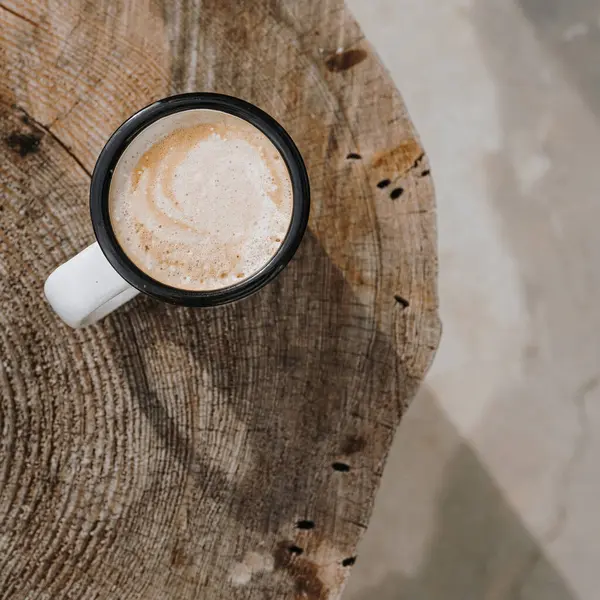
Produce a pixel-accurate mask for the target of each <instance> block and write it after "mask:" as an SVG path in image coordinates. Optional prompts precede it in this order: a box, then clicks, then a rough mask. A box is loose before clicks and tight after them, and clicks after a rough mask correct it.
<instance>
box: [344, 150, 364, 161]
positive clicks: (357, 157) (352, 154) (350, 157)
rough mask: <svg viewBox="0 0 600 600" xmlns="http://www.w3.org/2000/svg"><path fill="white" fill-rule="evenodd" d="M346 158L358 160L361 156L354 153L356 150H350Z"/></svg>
mask: <svg viewBox="0 0 600 600" xmlns="http://www.w3.org/2000/svg"><path fill="white" fill-rule="evenodd" d="M346 158H347V159H348V160H360V159H361V158H362V156H361V155H360V154H356V152H350V153H349V154H348V155H347V156H346Z"/></svg>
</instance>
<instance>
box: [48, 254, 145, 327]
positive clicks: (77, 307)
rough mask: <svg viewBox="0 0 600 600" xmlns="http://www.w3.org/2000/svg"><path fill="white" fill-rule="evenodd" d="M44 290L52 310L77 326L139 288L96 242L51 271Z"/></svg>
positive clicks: (109, 309)
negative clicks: (124, 276) (113, 264)
mask: <svg viewBox="0 0 600 600" xmlns="http://www.w3.org/2000/svg"><path fill="white" fill-rule="evenodd" d="M44 294H45V295H46V298H47V300H48V302H49V303H50V306H52V308H53V309H54V312H56V314H57V315H58V316H59V317H60V318H61V319H62V320H63V321H64V322H65V323H66V324H67V325H70V326H71V327H74V328H76V329H77V328H79V327H85V326H86V325H92V324H93V323H95V322H96V321H99V320H100V319H102V318H104V317H105V316H106V315H108V313H111V312H112V311H113V310H115V309H117V308H119V306H121V305H122V304H125V302H127V301H129V300H131V299H132V298H134V297H135V296H137V295H138V294H139V291H138V290H137V289H135V288H134V287H133V286H131V285H129V283H127V282H126V281H125V280H124V279H123V278H122V277H121V276H120V275H119V274H118V273H117V272H116V271H115V270H114V268H113V267H112V266H111V264H110V263H109V262H108V260H107V259H106V257H105V256H104V254H103V253H102V250H100V246H99V245H98V242H95V243H94V244H92V245H91V246H88V247H87V248H86V249H85V250H83V251H82V252H80V253H79V254H77V255H76V256H74V257H73V258H71V259H70V260H68V261H67V262H66V263H64V264H62V265H60V267H58V268H57V269H56V270H54V271H53V272H52V273H51V274H50V276H49V277H48V279H46V283H45V285H44Z"/></svg>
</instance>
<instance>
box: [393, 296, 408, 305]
mask: <svg viewBox="0 0 600 600" xmlns="http://www.w3.org/2000/svg"><path fill="white" fill-rule="evenodd" d="M394 300H395V301H396V302H397V303H398V304H399V305H400V306H401V307H402V308H408V307H409V306H410V304H409V302H408V300H407V299H406V298H403V297H402V296H399V295H398V294H396V295H395V296H394Z"/></svg>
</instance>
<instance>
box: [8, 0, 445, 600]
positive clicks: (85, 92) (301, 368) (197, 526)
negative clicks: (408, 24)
mask: <svg viewBox="0 0 600 600" xmlns="http://www.w3.org/2000/svg"><path fill="white" fill-rule="evenodd" d="M0 23H1V40H2V42H1V46H0V57H1V63H0V64H1V65H2V77H1V78H0V134H1V141H0V193H1V201H0V353H1V359H2V360H1V361H0V393H1V398H2V401H1V405H0V429H1V431H2V437H1V440H0V598H2V599H6V600H8V599H10V600H19V599H23V600H25V599H28V600H29V599H33V598H40V599H42V598H44V599H52V600H56V599H63V598H65V599H66V598H85V599H111V600H112V599H116V598H124V599H125V598H126V599H131V600H133V599H144V600H148V599H157V600H158V599H160V600H163V599H165V598H174V599H177V600H182V599H186V598H190V599H191V598H206V599H209V600H219V599H227V600H231V599H242V598H243V599H261V600H262V599H268V598H273V599H277V600H280V599H284V598H286V599H287V598H290V599H292V598H293V599H298V600H300V599H307V598H309V599H318V600H332V599H335V598H339V596H340V594H341V590H342V588H343V585H344V582H345V580H346V579H347V577H348V575H349V572H350V569H351V565H352V564H353V562H354V559H355V555H356V547H357V543H358V541H359V539H360V537H361V534H362V533H363V531H364V529H365V527H366V526H367V523H368V520H369V515H370V513H371V508H372V504H373V499H374V495H375V492H376V489H377V486H378V483H379V480H380V478H381V473H382V469H383V465H384V462H385V458H386V454H387V452H388V449H389V447H390V444H391V441H392V437H393V434H394V431H395V429H396V427H397V425H398V423H399V422H400V419H401V417H402V414H403V412H404V411H405V409H406V408H407V406H408V403H409V401H410V399H411V398H412V397H413V395H414V393H415V391H416V389H417V387H418V385H419V383H420V381H421V380H422V378H423V376H424V373H425V372H426V370H427V368H428V366H429V364H430V362H431V360H432V356H433V354H434V352H435V349H436V347H437V344H438V339H439V332H440V327H439V321H438V317H437V297H436V269H437V262H436V239H435V213H434V208H435V207H434V194H433V187H432V182H431V178H430V174H429V167H428V162H427V158H426V156H425V155H424V152H423V149H422V148H421V145H420V142H419V140H418V138H417V136H416V133H415V131H414V129H413V127H412V125H411V123H410V121H409V118H408V116H407V113H406V110H405V108H404V106H403V104H402V101H401V99H400V96H399V95H398V93H397V91H396V89H395V87H394V85H393V83H392V82H391V80H390V78H389V76H388V75H387V73H386V72H385V70H384V68H383V67H382V66H381V64H380V62H379V60H378V59H377V57H376V56H375V54H374V53H373V50H372V48H371V47H370V46H369V44H368V43H367V42H366V41H365V40H364V37H363V35H362V34H361V31H360V29H359V28H358V26H357V24H356V23H355V21H354V20H353V19H352V17H351V16H350V15H349V13H348V12H347V10H346V9H345V7H344V5H343V3H342V2H341V1H340V0H328V1H326V2H323V1H321V0H271V1H268V2H263V1H261V0H246V1H240V0H202V1H201V2H200V0H178V1H169V0H163V1H160V0H115V1H112V2H104V1H103V2H91V1H87V0H73V1H70V2H64V0H44V1H42V0H37V1H36V0H29V1H25V0H2V1H1V3H0ZM193 90H205V91H218V92H222V93H227V94H232V95H235V96H239V97H242V98H244V99H246V100H248V101H250V102H253V103H255V104H257V105H259V106H260V107H262V108H264V109H265V110H266V111H267V112H269V113H271V114H272V115H273V116H274V117H275V118H276V119H278V120H279V121H280V122H281V123H282V124H283V125H284V126H285V127H286V129H287V130H288V131H289V132H290V133H291V135H292V137H293V138H294V139H295V141H296V143H297V144H298V146H299V148H300V150H301V152H302V153H303V156H304V158H305V160H306V163H307V167H308V171H309V175H310V178H311V186H312V192H313V207H312V215H311V220H310V226H309V232H308V233H307V235H306V237H305V240H304V242H303V244H302V246H301V248H300V251H299V252H298V254H297V256H296V257H295V259H294V260H293V261H292V263H291V264H290V266H289V267H288V268H287V269H286V270H285V271H284V273H283V274H282V275H281V276H280V277H279V278H278V279H277V280H276V281H275V282H274V283H272V284H271V285H269V286H267V287H266V288H265V289H264V290H262V291H261V292H260V293H259V294H257V295H255V296H254V297H252V298H249V299H247V300H244V301H242V302H239V303H237V304H234V305H231V306H225V307H221V308H218V309H212V310H199V309H197V310H194V309H185V308H177V307H172V306H167V305H163V304H160V303H157V302H155V301H153V300H151V299H149V298H146V297H138V298H137V299H136V300H134V301H133V302H131V303H130V304H129V305H127V306H126V307H125V308H123V309H121V310H119V311H117V312H116V313H115V314H113V315H112V316H110V317H109V318H107V319H105V320H104V321H103V322H102V323H100V324H99V325H97V326H94V327H91V328H88V329H85V330H80V331H73V330H70V329H68V328H67V327H66V326H64V325H62V324H61V323H60V322H59V320H58V318H57V317H56V316H54V314H53V313H52V312H51V310H50V308H49V307H48V305H47V304H46V303H45V301H44V298H43V293H42V286H43V282H44V280H45V278H46V277H47V276H48V274H49V273H50V272H51V271H52V270H53V269H54V268H55V267H56V266H58V264H59V263H62V262H64V261H65V260H66V259H68V258H69V257H70V256H72V255H73V254H75V253H76V252H77V251H79V250H81V249H83V248H84V247H85V246H86V245H87V244H90V243H91V242H92V241H93V233H92V227H91V223H90V218H89V209H88V186H89V179H90V173H91V171H92V169H93V166H94V162H95V159H96V157H97V155H98V153H99V152H100V150H101V148H102V146H103V144H104V143H105V141H106V140H107V138H108V136H109V135H110V134H111V132H112V131H113V130H114V129H115V128H116V127H117V126H118V125H119V124H120V123H121V122H122V121H123V120H124V119H125V118H126V117H128V116H129V115H130V114H131V113H132V112H134V111H135V110H137V109H138V108H140V107H142V106H144V105H146V104H148V103H150V102H152V101H153V100H155V99H157V98H160V97H163V96H167V95H170V94H173V93H178V92H184V91H193ZM406 460H411V458H410V457H406Z"/></svg>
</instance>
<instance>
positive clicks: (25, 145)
mask: <svg viewBox="0 0 600 600" xmlns="http://www.w3.org/2000/svg"><path fill="white" fill-rule="evenodd" d="M41 139H42V135H41V134H39V133H21V132H20V131H13V132H12V133H11V134H10V135H9V136H8V137H7V138H6V145H7V146H8V147H9V148H10V149H11V150H14V151H15V152H17V153H18V154H19V156H20V157H21V158H24V157H25V156H27V155H28V154H33V153H35V152H37V151H38V150H39V146H40V140H41Z"/></svg>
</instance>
